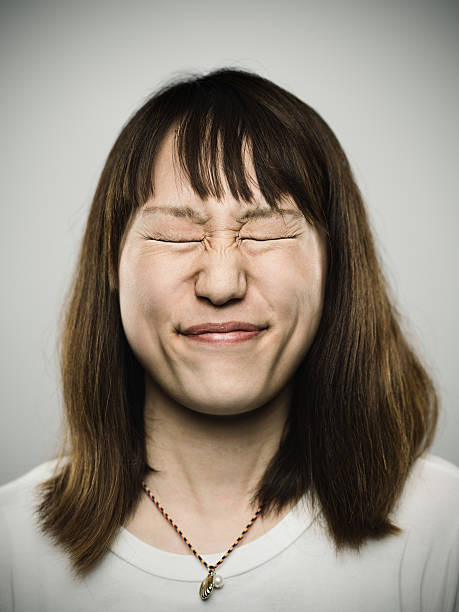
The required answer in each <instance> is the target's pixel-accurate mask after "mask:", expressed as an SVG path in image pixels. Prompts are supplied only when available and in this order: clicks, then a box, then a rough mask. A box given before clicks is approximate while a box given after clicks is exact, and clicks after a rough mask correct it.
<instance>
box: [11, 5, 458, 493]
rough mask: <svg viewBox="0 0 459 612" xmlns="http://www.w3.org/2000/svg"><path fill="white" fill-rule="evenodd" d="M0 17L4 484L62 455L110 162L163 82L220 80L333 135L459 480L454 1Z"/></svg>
mask: <svg viewBox="0 0 459 612" xmlns="http://www.w3.org/2000/svg"><path fill="white" fill-rule="evenodd" d="M0 17H1V18H0V23H1V32H0V62H1V80H2V94H1V114H0V120H1V139H0V141H1V142H0V147H1V154H2V159H1V198H2V201H1V242H0V245H1V251H0V262H1V279H2V285H1V302H0V308H1V317H0V321H1V410H0V431H1V433H0V449H1V451H0V453H1V455H0V483H2V482H6V481H8V480H10V479H12V478H13V477H16V476H18V475H20V474H22V473H23V472H25V471H26V470H28V469H30V468H31V467H33V466H34V465H36V464H38V463H40V462H42V461H44V460H47V459H49V458H51V457H52V456H53V455H54V453H55V452H56V449H57V446H58V443H57V440H58V433H59V427H60V421H61V417H60V414H61V409H62V407H61V399H60V389H59V373H58V368H57V360H56V350H55V344H56V327H57V322H58V318H59V313H60V310H61V304H62V301H63V298H64V295H65V292H66V289H67V287H68V284H69V281H70V277H71V273H72V270H73V266H74V264H75V259H76V254H77V249H78V246H79V242H80V239H81V235H82V231H83V227H84V223H85V219H86V216H87V213H88V210H89V206H90V202H91V199H92V195H93V192H94V189H95V185H96V182H97V180H98V176H99V173H100V171H101V169H102V166H103V164H104V162H105V159H106V156H107V154H108V152H109V149H110V147H111V146H112V144H113V142H114V140H115V138H116V136H117V134H118V133H119V131H120V129H121V127H122V125H123V124H124V123H125V122H126V120H127V119H128V118H129V116H130V115H131V113H133V111H134V110H135V109H137V108H138V107H139V106H140V105H141V104H143V102H144V101H145V100H146V98H147V97H148V96H149V95H150V94H151V92H152V91H154V90H155V89H157V88H158V87H159V86H160V85H162V84H163V83H164V82H166V81H168V80H169V79H170V78H172V77H174V76H180V75H182V74H183V75H184V74H187V73H189V72H199V73H201V72H205V71H208V70H211V69H214V68H218V67H221V66H236V67H241V68H247V69H250V70H254V71H255V72H258V73H260V74H261V75H263V76H266V77H267V78H269V79H271V80H273V81H274V82H275V83H277V84H279V85H281V86H283V87H285V88H286V89H288V90H290V91H292V92H293V93H295V94H296V95H297V96H299V97H300V98H301V99H303V100H304V101H305V102H307V103H308V104H310V105H311V106H313V107H314V108H315V109H316V110H317V111H318V112H319V113H320V114H321V115H322V116H323V118H324V119H325V120H326V121H327V122H328V123H329V125H330V126H331V128H332V129H333V130H334V132H335V133H336V135H337V136H338V138H339V140H340V142H341V143H342V145H343V147H344V149H345V151H346V153H347V155H348V157H349V160H350V162H351V165H352V167H353V170H354V172H355V175H356V178H357V181H358V183H359V185H360V188H361V190H362V192H363V195H364V198H365V201H366V205H367V208H368V211H369V215H370V219H371V222H372V225H373V228H374V232H375V235H376V240H377V245H378V247H379V251H380V254H381V258H382V261H383V262H384V268H385V271H386V274H387V277H388V279H389V282H390V284H391V286H392V288H393V292H394V295H395V299H396V303H397V306H398V308H399V309H400V311H401V313H402V315H403V321H404V328H405V329H406V330H407V333H408V334H409V337H410V338H411V340H412V342H413V344H414V345H415V346H416V347H417V349H418V350H419V352H420V354H421V356H422V358H423V359H424V361H425V362H426V364H427V365H428V367H429V368H430V371H431V373H432V375H433V377H434V380H435V382H436V384H437V388H438V391H439V395H440V399H441V406H442V412H441V417H440V422H439V426H438V431H437V435H436V438H435V442H434V445H433V449H432V451H433V452H434V453H436V454H438V455H440V456H442V457H444V458H446V459H448V460H450V461H452V462H454V463H456V464H458V465H459V445H458V442H457V441H458V439H459V402H458V400H459V376H458V372H457V364H458V349H457V345H458V340H459V332H458V327H459V326H458V313H459V304H458V295H459V290H458V285H459V283H458V274H457V266H458V262H459V258H458V250H459V247H458V239H457V232H458V225H459V215H458V206H457V193H458V167H459V164H458V161H459V160H458V157H459V155H458V152H459V145H458V142H459V133H458V73H457V66H458V59H459V57H458V55H459V54H458V40H459V37H458V17H459V11H458V4H457V3H453V2H446V1H442V0H435V1H430V2H417V1H408V0H397V1H388V0H384V2H380V1H379V0H378V1H371V0H366V1H363V0H362V1H357V0H351V1H346V0H321V1H320V2H312V1H308V0H306V1H290V2H289V1H288V0H284V1H282V2H280V1H270V0H255V1H250V0H245V1H241V0H231V1H229V0H228V1H226V2H219V1H218V0H213V1H212V2H211V1H193V0H187V1H183V2H181V1H178V0H168V1H167V2H166V1H163V2H156V1H150V2H147V1H138V0H131V1H129V2H117V1H113V2H109V1H97V0H91V1H87V0H84V1H82V0H78V2H67V1H62V0H53V1H51V2H46V1H43V0H35V1H31V2H25V1H23V0H15V1H14V2H10V3H8V4H6V3H2V4H1V16H0Z"/></svg>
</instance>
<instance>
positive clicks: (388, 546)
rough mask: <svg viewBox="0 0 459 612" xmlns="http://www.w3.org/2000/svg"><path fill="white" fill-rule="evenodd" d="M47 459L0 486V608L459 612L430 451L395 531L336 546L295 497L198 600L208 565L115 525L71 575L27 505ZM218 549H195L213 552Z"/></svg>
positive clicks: (450, 484)
mask: <svg viewBox="0 0 459 612" xmlns="http://www.w3.org/2000/svg"><path fill="white" fill-rule="evenodd" d="M51 466H52V464H51V463H47V464H43V465H41V466H38V467H37V468H35V469H34V470H32V471H31V472H29V473H28V474H26V475H25V476H23V477H21V478H19V479H18V480H15V481H13V482H11V483H9V484H7V485H5V486H3V487H0V512H1V514H0V610H1V612H12V611H13V610H14V612H38V611H40V612H77V611H79V612H88V611H94V612H103V611H107V612H108V611H110V612H121V611H122V612H147V611H149V610H151V611H153V610H155V611H157V612H163V611H167V612H175V611H176V612H184V611H193V610H200V611H202V610H204V608H205V609H212V610H218V611H219V612H225V611H232V612H234V611H240V612H242V611H244V612H245V611H249V612H257V611H260V612H262V611H263V612H269V611H273V612H274V611H275V612H284V611H285V612H286V611H288V612H296V611H300V610H301V611H309V612H397V611H401V612H453V611H454V612H459V594H458V585H459V468H457V467H456V466H454V465H453V464H451V463H449V462H447V461H445V460H443V459H440V458H439V457H436V456H434V455H425V456H424V457H423V458H422V459H420V460H418V462H417V463H416V465H415V468H414V469H413V471H412V472H411V475H410V477H409V479H408V481H407V483H406V486H405V489H404V493H403V496H402V498H401V499H400V501H399V503H398V504H397V508H396V510H395V512H393V513H392V515H391V518H392V520H393V521H394V522H395V524H397V525H398V526H399V527H401V528H402V529H404V531H403V533H402V534H401V535H398V536H390V537H388V538H386V539H383V540H381V541H370V542H367V544H366V545H364V547H363V548H362V550H361V552H360V554H358V553H355V552H345V553H344V554H339V555H338V556H337V555H336V553H335V551H334V548H333V545H332V543H331V541H330V539H329V538H328V537H327V536H326V534H325V531H324V529H323V528H322V527H320V521H318V520H315V519H314V517H313V516H312V514H311V512H310V510H309V509H308V505H307V503H305V499H304V500H301V501H300V503H299V504H298V505H297V506H296V507H295V508H293V510H291V511H290V513H289V514H288V515H286V516H285V517H284V518H283V519H282V520H281V521H280V522H279V523H277V525H276V526H275V527H274V528H272V529H271V530H270V531H268V532H267V533H265V534H264V535H262V536H261V537H259V538H258V539H256V540H254V541H252V542H249V543H247V544H243V541H242V542H241V543H240V544H239V545H238V546H237V547H236V548H235V549H234V550H233V551H232V553H231V554H230V555H229V556H228V557H227V558H226V559H225V560H224V561H223V563H222V564H221V566H219V567H218V568H217V573H218V574H220V575H221V576H222V578H223V580H224V585H223V587H222V588H221V589H218V590H217V589H215V590H214V592H213V593H212V595H211V596H210V598H209V599H208V600H207V601H202V600H201V599H200V597H199V586H200V584H201V581H202V580H203V578H204V577H205V576H206V575H207V571H206V568H205V567H204V566H203V565H202V564H201V563H200V561H199V560H198V559H196V557H194V555H193V554H192V553H191V552H190V551H189V550H188V548H187V547H186V545H185V544H184V554H183V555H180V554H175V553H169V552H166V551H163V550H159V549H157V548H154V547H152V546H150V545H148V544H146V543H144V542H142V541H141V540H139V539H137V538H136V537H134V536H133V535H132V534H130V533H129V532H128V531H126V530H125V529H121V530H120V532H119V535H118V537H117V539H116V541H115V542H114V544H113V546H112V548H111V550H110V551H109V552H108V554H107V555H106V556H105V557H104V559H103V561H102V563H101V564H100V565H99V566H98V567H97V568H96V569H95V570H94V571H93V572H92V573H91V574H90V575H89V576H88V577H86V578H85V579H76V578H74V577H72V574H71V572H70V566H69V562H68V560H67V558H66V556H65V555H64V553H63V552H62V551H61V550H59V549H58V548H57V547H56V546H54V545H53V544H52V543H51V542H50V541H49V539H48V538H47V537H45V536H44V535H42V534H41V532H40V531H39V530H38V528H37V526H36V522H35V519H34V515H33V499H34V498H33V488H34V486H35V484H36V483H38V482H39V481H41V480H43V479H44V478H45V477H46V476H47V475H48V474H49V472H50V469H51ZM153 511H154V512H158V509H157V508H155V506H154V505H153V504H152V512H153ZM171 529H173V527H171ZM178 537H179V535H177V538H178ZM231 539H232V535H231V534H229V538H228V547H229V546H230V545H231V543H232V542H231ZM225 552H226V551H222V552H221V553H218V554H214V555H207V558H206V556H204V555H203V557H204V559H205V560H206V561H207V563H209V564H215V563H216V562H217V561H218V560H219V559H220V558H221V556H222V555H223V554H224V553H225Z"/></svg>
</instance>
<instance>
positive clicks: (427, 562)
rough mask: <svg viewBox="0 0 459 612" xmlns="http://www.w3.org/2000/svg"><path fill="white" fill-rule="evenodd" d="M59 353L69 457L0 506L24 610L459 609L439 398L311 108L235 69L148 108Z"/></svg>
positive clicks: (17, 487) (106, 210) (122, 152)
mask: <svg viewBox="0 0 459 612" xmlns="http://www.w3.org/2000/svg"><path fill="white" fill-rule="evenodd" d="M61 355H62V379H63V392H64V404H65V410H66V423H67V428H66V431H67V436H66V441H65V443H64V445H63V450H62V453H61V456H60V458H59V459H58V460H57V461H55V462H50V463H48V464H45V465H42V466H39V467H38V468H36V469H35V470H33V471H32V472H31V473H29V474H28V475H26V476H24V477H23V478H20V479H19V480H17V481H15V482H13V483H10V484H9V485H7V486H6V487H3V488H2V490H1V494H0V497H1V500H2V508H3V510H2V512H3V516H4V519H3V521H2V530H3V539H2V563H3V565H4V571H3V572H2V581H3V585H2V595H1V597H2V599H1V602H2V605H3V607H2V610H3V609H4V610H13V609H14V610H15V611H18V610H21V611H22V610H24V611H25V610H27V611H28V612H30V611H34V610H50V611H54V610H56V611H57V610H59V611H60V612H62V611H67V610H72V611H73V610H92V609H94V610H103V609H107V610H129V611H130V612H132V611H134V612H135V611H137V610H139V611H140V610H142V611H143V610H145V609H146V608H147V607H149V606H151V607H152V608H155V609H157V610H174V611H175V610H177V611H178V610H180V611H181V610H185V609H186V610H198V609H201V606H202V605H210V606H214V609H219V610H234V609H237V607H241V608H242V609H248V610H251V611H252V610H266V609H269V610H318V611H319V610H320V611H332V610H333V611H334V610H337V609H339V610H341V611H347V610H349V611H351V610H352V612H356V611H358V610H362V611H363V610H365V611H368V610H372V611H375V610H384V611H385V612H387V611H389V610H390V611H391V612H392V611H395V610H403V611H418V610H425V611H427V610H428V611H429V612H432V611H433V610H435V611H437V610H441V611H452V610H458V609H459V608H458V605H459V603H458V594H457V590H458V574H459V512H458V510H459V470H458V469H457V468H456V467H455V466H453V465H452V464H450V463H448V462H446V461H444V460H442V459H440V458H437V457H434V456H433V455H429V454H426V451H427V449H428V448H429V446H430V444H431V442H432V439H433V435H434V431H435V425H436V421H437V399H436V395H435V391H434V388H433V385H432V383H431V380H430V378H429V376H428V375H427V373H426V372H425V370H424V368H423V366H422V365H421V363H420V361H419V360H418V358H417V357H416V356H415V355H414V353H413V351H412V349H411V348H410V347H409V345H408V344H407V342H406V340H405V338H404V336H403V334H402V332H401V331H400V327H399V324H398V322H397V317H396V313H395V311H394V308H393V307H392V306H391V303H390V299H389V297H388V292H387V289H386V286H385V282H384V279H383V276H382V273H381V271H380V268H379V265H378V262H377V257H376V254H375V249H374V245H373V241H372V237H371V232H370V229H369V226H368V222H367V218H366V214H365V210H364V208H363V204H362V199H361V196H360V193H359V190H358V187H357V186H356V184H355V182H354V179H353V176H352V173H351V170H350V167H349V164H348V161H347V159H346V157H345V154H344V153H343V151H342V149H341V147H340V145H339V143H338V141H337V139H336V137H335V136H334V134H333V132H332V131H331V130H330V128H329V127H328V126H327V124H326V123H325V122H324V121H323V119H322V118H321V117H320V116H319V115H318V114H317V113H316V112H315V111H314V110H313V109H311V108H310V107H309V106H307V105H306V104H304V103H303V102H301V101H300V100H299V99H298V98H296V97H295V96H293V95H292V94H290V93H288V92H287V91H285V90H283V89H281V88H279V87H278V86H276V85H275V84H273V83H271V82H270V81H268V80H266V79H263V78H261V77H259V76H257V75H255V74H251V73H248V72H244V71H238V70H229V69H223V70H219V71H216V72H214V73H211V74H208V75H206V76H203V77H193V78H190V79H188V80H183V81H180V82H177V83H175V84H172V85H169V86H167V87H165V88H163V90H161V91H160V92H159V93H157V94H156V95H154V96H153V97H152V98H151V99H150V100H149V101H148V102H147V103H146V104H145V105H144V106H143V107H142V108H141V109H140V110H139V111H138V112H137V113H136V114H135V115H134V116H133V117H132V118H131V120H130V121H129V122H128V123H127V125H126V126H125V127H124V129H123V130H122V132H121V134H120V136H119V138H118V140H117V141H116V143H115V145H114V147H113V149H112V151H111V153H110V155H109V157H108V160H107V163H106V165H105V168H104V170H103V172H102V176H101V178H100V181H99V184H98V187H97V191H96V194H95V197H94V201H93V204H92V208H91V211H90V214H89V219H88V223H87V228H86V232H85V236H84V239H83V244H82V248H81V253H80V257H79V263H78V268H77V273H76V276H75V281H74V284H73V288H72V293H71V295H70V299H69V302H68V308H67V311H66V318H65V324H64V327H63V331H62V353H61ZM35 492H36V495H35V496H33V495H32V494H33V493H35ZM155 506H156V507H155ZM165 519H166V520H165ZM204 601H207V603H205V604H204Z"/></svg>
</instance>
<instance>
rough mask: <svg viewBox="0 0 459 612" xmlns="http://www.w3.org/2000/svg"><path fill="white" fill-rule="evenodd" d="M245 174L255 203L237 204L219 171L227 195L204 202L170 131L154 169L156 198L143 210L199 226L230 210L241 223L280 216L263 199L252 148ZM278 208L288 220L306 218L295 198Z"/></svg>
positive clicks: (286, 199)
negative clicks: (187, 174)
mask: <svg viewBox="0 0 459 612" xmlns="http://www.w3.org/2000/svg"><path fill="white" fill-rule="evenodd" d="M243 160H244V171H245V174H246V178H247V181H248V183H249V184H250V189H251V191H252V194H253V198H252V200H251V201H247V202H246V201H243V200H237V199H235V198H234V197H233V195H232V194H231V192H230V189H229V187H228V184H227V181H226V178H225V173H224V172H222V171H221V170H220V169H218V168H216V169H215V172H219V175H220V180H221V181H222V183H223V186H224V195H223V197H222V198H220V199H219V200H216V199H215V198H213V197H206V198H205V199H201V198H200V197H199V195H198V194H197V193H196V192H195V190H194V189H193V187H192V185H191V184H190V181H189V179H188V178H187V176H186V174H185V172H184V171H183V169H182V167H181V165H180V163H179V160H178V156H177V151H176V146H175V133H174V131H173V130H171V131H169V133H168V134H167V135H166V137H165V138H164V139H163V141H162V143H161V145H160V147H159V150H158V153H157V155H156V156H155V162H154V166H153V195H152V196H151V197H150V198H149V199H148V201H147V202H146V203H145V205H144V206H143V207H142V211H143V212H144V213H146V214H148V215H150V214H152V215H158V216H162V215H169V216H174V217H178V218H182V219H188V220H190V221H193V222H195V223H201V224H204V223H206V222H207V221H208V220H209V218H210V217H211V216H212V214H213V213H215V212H217V213H218V212H219V211H220V210H222V209H226V212H227V213H230V212H232V214H233V215H234V216H235V217H237V220H238V221H239V220H240V221H248V220H252V219H269V218H275V217H278V216H279V213H277V212H276V211H275V209H274V208H273V207H271V206H270V205H269V204H268V202H267V201H266V200H265V198H264V197H263V194H262V193H261V191H260V188H259V186H258V182H257V179H256V173H255V169H254V166H253V161H252V156H251V154H250V150H249V147H247V146H246V147H244V149H243ZM278 207H279V209H280V211H281V214H282V215H283V216H284V215H285V218H286V219H295V218H297V219H299V218H304V215H303V213H302V212H301V211H300V210H299V208H298V206H297V205H296V204H295V202H294V201H293V199H292V198H291V197H288V196H287V195H285V196H283V197H282V198H281V200H280V201H279V204H278Z"/></svg>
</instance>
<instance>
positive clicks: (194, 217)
mask: <svg viewBox="0 0 459 612" xmlns="http://www.w3.org/2000/svg"><path fill="white" fill-rule="evenodd" d="M143 212H146V213H151V214H155V213H163V214H165V215H172V216H174V217H180V218H182V219H183V218H185V219H190V221H194V222H195V223H198V224H199V225H204V224H205V223H207V221H209V219H210V217H207V218H206V217H203V216H202V215H201V214H200V213H199V212H198V211H197V210H195V209H194V208H191V207H190V206H172V205H164V204H163V205H159V204H156V205H154V206H147V207H145V208H144V209H143ZM284 214H285V215H288V216H292V217H296V218H299V217H303V216H304V215H303V213H302V212H301V211H300V210H298V209H295V208H281V209H280V212H277V211H276V210H274V209H272V208H253V209H251V210H248V211H246V212H245V213H244V215H243V216H242V217H238V218H237V221H248V220H249V219H260V218H269V217H278V216H281V215H284Z"/></svg>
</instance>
